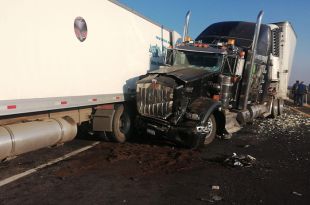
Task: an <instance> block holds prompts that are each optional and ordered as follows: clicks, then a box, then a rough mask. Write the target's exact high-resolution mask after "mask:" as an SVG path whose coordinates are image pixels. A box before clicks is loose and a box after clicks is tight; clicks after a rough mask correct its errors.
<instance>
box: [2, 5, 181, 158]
mask: <svg viewBox="0 0 310 205" xmlns="http://www.w3.org/2000/svg"><path fill="white" fill-rule="evenodd" d="M0 35H1V39H0V45H1V46H0V70H1V80H0V160H1V159H4V158H7V157H10V156H14V155H17V154H21V153H24V152H26V151H31V150H34V149H38V148H41V147H44V146H49V145H53V144H57V143H61V142H64V141H67V140H64V136H66V135H69V136H67V137H65V138H66V139H70V140H71V139H72V138H73V137H74V136H75V135H76V124H81V123H82V122H85V121H89V120H90V119H91V115H92V114H93V112H94V110H95V108H96V110H97V111H98V110H101V111H98V114H97V115H95V117H97V118H98V119H103V120H99V122H97V124H96V125H95V127H96V130H98V131H110V132H115V129H116V126H121V124H122V122H121V121H120V123H118V124H117V123H116V121H115V119H114V118H115V116H118V118H119V120H120V119H121V118H122V116H123V114H122V113H123V112H124V107H125V109H126V106H123V105H122V104H123V103H124V102H125V101H126V99H125V97H126V96H127V95H126V94H130V93H131V91H133V90H135V80H136V79H137V77H138V76H140V75H141V74H144V73H145V72H146V71H147V70H151V69H153V68H155V67H158V66H159V65H160V64H161V62H163V56H164V53H165V49H166V48H167V47H169V46H173V45H174V43H175V42H176V41H177V40H178V39H179V38H180V35H179V34H178V33H176V32H175V31H172V30H170V29H167V28H164V27H163V26H162V25H160V24H157V23H154V22H152V21H150V20H149V19H148V18H146V17H144V16H142V15H140V14H138V13H137V12H135V11H133V10H131V9H130V8H128V7H126V6H124V5H122V4H120V3H118V2H117V1H114V0H89V1H87V2H85V1H82V0H66V1H62V0H53V1H51V0H40V1H39V0H28V1H23V0H14V1H11V0H0ZM106 104H109V105H106ZM100 105H105V106H100ZM115 105H117V106H115ZM107 110H108V111H107ZM114 115H115V116H114ZM38 120H41V121H38ZM100 123H103V124H100ZM40 127H41V128H42V129H40ZM43 128H44V129H43ZM66 131H67V132H66ZM118 131H120V130H118ZM116 132H117V131H116ZM25 133H27V134H25ZM112 135H113V136H115V135H114V134H113V133H112ZM116 140H117V141H122V140H119V139H116ZM40 141H42V143H41V142H40ZM34 142H36V145H33V144H34ZM30 145H32V146H31V148H29V146H30Z"/></svg>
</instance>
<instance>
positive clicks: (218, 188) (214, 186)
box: [212, 185, 220, 190]
mask: <svg viewBox="0 0 310 205" xmlns="http://www.w3.org/2000/svg"><path fill="white" fill-rule="evenodd" d="M212 190H220V186H217V185H213V186H212Z"/></svg>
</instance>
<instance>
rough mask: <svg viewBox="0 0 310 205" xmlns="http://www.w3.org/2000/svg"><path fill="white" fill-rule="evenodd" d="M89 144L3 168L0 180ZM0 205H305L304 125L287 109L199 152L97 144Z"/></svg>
mask: <svg viewBox="0 0 310 205" xmlns="http://www.w3.org/2000/svg"><path fill="white" fill-rule="evenodd" d="M86 137H88V136H85V138H86ZM92 142H93V141H91V140H85V139H83V138H80V139H77V140H74V141H73V142H71V143H68V144H65V145H64V146H63V147H57V148H53V149H43V150H39V151H37V152H32V153H30V154H26V155H24V156H21V157H18V158H17V159H14V160H11V161H9V162H5V163H2V164H0V180H1V179H4V178H6V177H8V176H9V175H13V174H16V173H19V172H21V171H24V170H27V169H29V168H31V167H35V166H36V165H38V164H40V163H42V162H44V161H48V160H50V159H53V158H55V157H57V156H61V155H62V154H64V153H68V152H69V151H71V150H74V149H76V148H78V147H81V146H85V145H87V144H90V143H92ZM0 204H5V205H8V204H156V205H157V204H310V119H309V118H307V117H306V116H303V115H299V114H296V113H295V112H293V111H292V110H290V109H288V108H286V109H285V114H284V115H283V116H280V117H278V118H276V119H264V120H262V119H259V120H256V121H255V122H254V123H252V124H251V125H247V126H246V127H244V128H243V129H242V130H241V131H240V132H238V133H237V134H235V135H234V136H233V138H232V139H231V140H220V139H216V140H215V141H214V142H213V143H212V144H211V145H209V146H207V147H205V148H203V149H201V150H198V151H193V150H186V149H182V148H177V147H174V146H173V145H171V144H168V143H165V142H163V141H161V140H156V139H147V138H144V139H143V140H140V141H139V142H131V143H126V144H115V143H107V142H102V143H100V144H99V145H97V146H96V147H94V148H92V149H91V150H88V151H86V152H84V153H82V154H79V155H78V156H75V157H72V158H70V159H67V160H65V161H62V162H60V163H58V164H56V165H53V166H50V167H48V168H46V169H43V170H40V171H39V172H37V173H35V174H33V175H31V176H28V177H25V178H23V179H20V180H18V181H15V182H13V183H11V184H8V185H5V186H3V187H0Z"/></svg>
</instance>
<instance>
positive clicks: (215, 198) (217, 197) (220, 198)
mask: <svg viewBox="0 0 310 205" xmlns="http://www.w3.org/2000/svg"><path fill="white" fill-rule="evenodd" d="M222 199H223V198H222V197H221V196H218V195H214V196H212V200H214V201H221V200H222Z"/></svg>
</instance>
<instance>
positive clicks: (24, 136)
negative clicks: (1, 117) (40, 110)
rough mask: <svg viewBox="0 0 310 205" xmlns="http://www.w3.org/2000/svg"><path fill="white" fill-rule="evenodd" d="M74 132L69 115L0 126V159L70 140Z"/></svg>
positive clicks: (75, 129)
mask: <svg viewBox="0 0 310 205" xmlns="http://www.w3.org/2000/svg"><path fill="white" fill-rule="evenodd" d="M76 134H77V124H76V122H75V121H74V120H73V119H72V118H70V117H64V118H57V119H48V120H43V121H33V122H25V123H17V124H12V125H3V126H0V160H4V159H7V158H10V157H14V156H17V155H20V154H23V153H26V152H30V151H34V150H37V149H41V148H44V147H49V146H53V145H57V144H62V143H64V142H68V141H71V140H73V139H74V138H75V136H76Z"/></svg>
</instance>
